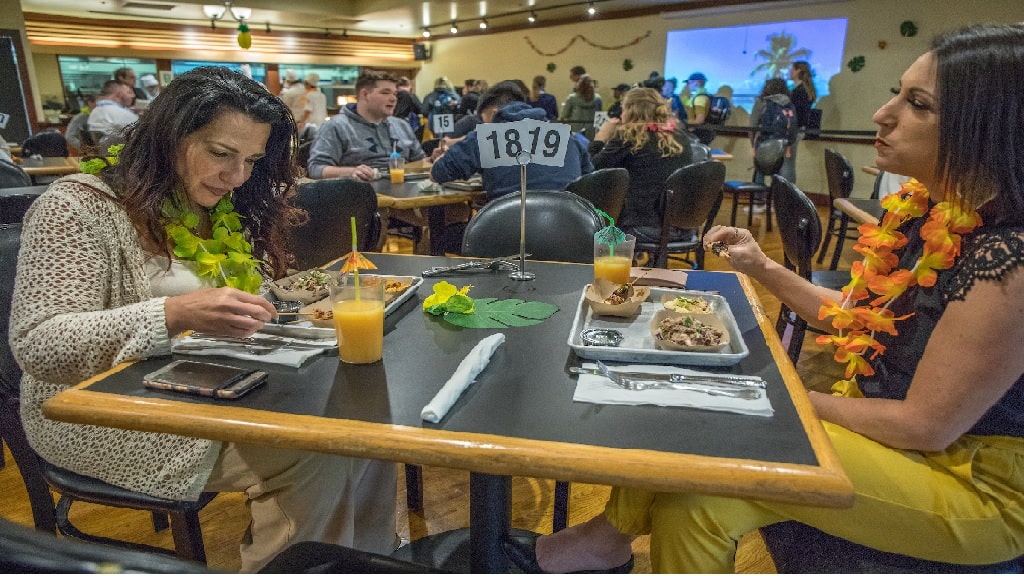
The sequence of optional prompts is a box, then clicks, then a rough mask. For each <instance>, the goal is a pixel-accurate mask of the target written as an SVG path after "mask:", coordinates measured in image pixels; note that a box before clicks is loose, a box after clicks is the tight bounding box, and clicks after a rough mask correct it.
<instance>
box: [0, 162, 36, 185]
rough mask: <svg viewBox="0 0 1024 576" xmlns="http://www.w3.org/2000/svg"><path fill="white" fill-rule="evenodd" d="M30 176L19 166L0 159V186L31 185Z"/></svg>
mask: <svg viewBox="0 0 1024 576" xmlns="http://www.w3.org/2000/svg"><path fill="white" fill-rule="evenodd" d="M31 185H32V177H31V176H29V175H28V173H26V172H25V171H24V170H23V169H22V168H21V166H18V165H17V164H15V163H14V162H8V161H7V160H0V188H19V187H21V186H31Z"/></svg>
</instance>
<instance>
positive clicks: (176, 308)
mask: <svg viewBox="0 0 1024 576" xmlns="http://www.w3.org/2000/svg"><path fill="white" fill-rule="evenodd" d="M164 316H165V317H166V322H167V331H168V333H169V334H171V335H174V334H179V333H181V332H184V331H185V330H195V331H197V332H207V333H211V334H218V335H221V336H231V337H236V338H246V337H249V336H252V334H253V333H254V332H256V331H257V330H259V329H260V328H262V327H263V325H264V324H266V323H267V322H269V321H270V320H273V319H274V318H275V317H277V311H276V310H275V309H274V305H273V304H271V303H270V302H268V301H267V299H266V298H263V297H262V296H259V295H256V294H249V293H248V292H243V291H241V290H238V289H235V288H229V287H227V286H225V287H221V288H203V289H200V290H194V291H192V292H188V293H187V294H181V295H179V296H171V297H168V298H167V300H166V302H165V303H164Z"/></svg>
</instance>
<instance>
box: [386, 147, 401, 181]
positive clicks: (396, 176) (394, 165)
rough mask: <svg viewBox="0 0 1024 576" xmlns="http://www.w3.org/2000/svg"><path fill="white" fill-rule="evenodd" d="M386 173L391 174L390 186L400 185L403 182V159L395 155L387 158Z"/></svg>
mask: <svg viewBox="0 0 1024 576" xmlns="http://www.w3.org/2000/svg"><path fill="white" fill-rule="evenodd" d="M388 173H390V174H391V183H392V184H401V183H403V182H405V158H402V157H401V156H399V155H397V154H392V155H391V157H390V158H388Z"/></svg>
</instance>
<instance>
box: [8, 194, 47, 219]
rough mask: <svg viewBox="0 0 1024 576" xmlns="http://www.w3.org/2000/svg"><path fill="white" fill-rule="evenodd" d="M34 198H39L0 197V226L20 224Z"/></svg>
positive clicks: (11, 195) (30, 196) (26, 196)
mask: <svg viewBox="0 0 1024 576" xmlns="http://www.w3.org/2000/svg"><path fill="white" fill-rule="evenodd" d="M36 198H39V196H38V195H37V194H7V195H0V224H19V223H21V221H22V220H24V219H25V213H26V212H28V208H29V206H31V205H32V203H33V202H35V201H36Z"/></svg>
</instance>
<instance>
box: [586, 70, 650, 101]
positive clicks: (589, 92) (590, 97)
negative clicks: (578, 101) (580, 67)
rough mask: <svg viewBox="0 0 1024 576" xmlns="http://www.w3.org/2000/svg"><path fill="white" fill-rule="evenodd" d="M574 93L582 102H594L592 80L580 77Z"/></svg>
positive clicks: (587, 77) (588, 77)
mask: <svg viewBox="0 0 1024 576" xmlns="http://www.w3.org/2000/svg"><path fill="white" fill-rule="evenodd" d="M659 88H660V86H659ZM576 93H577V94H579V95H580V97H581V98H583V100H584V101H586V102H592V101H593V100H594V79H593V78H591V77H590V76H588V75H587V74H584V75H583V76H580V80H579V82H577V83H576Z"/></svg>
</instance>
